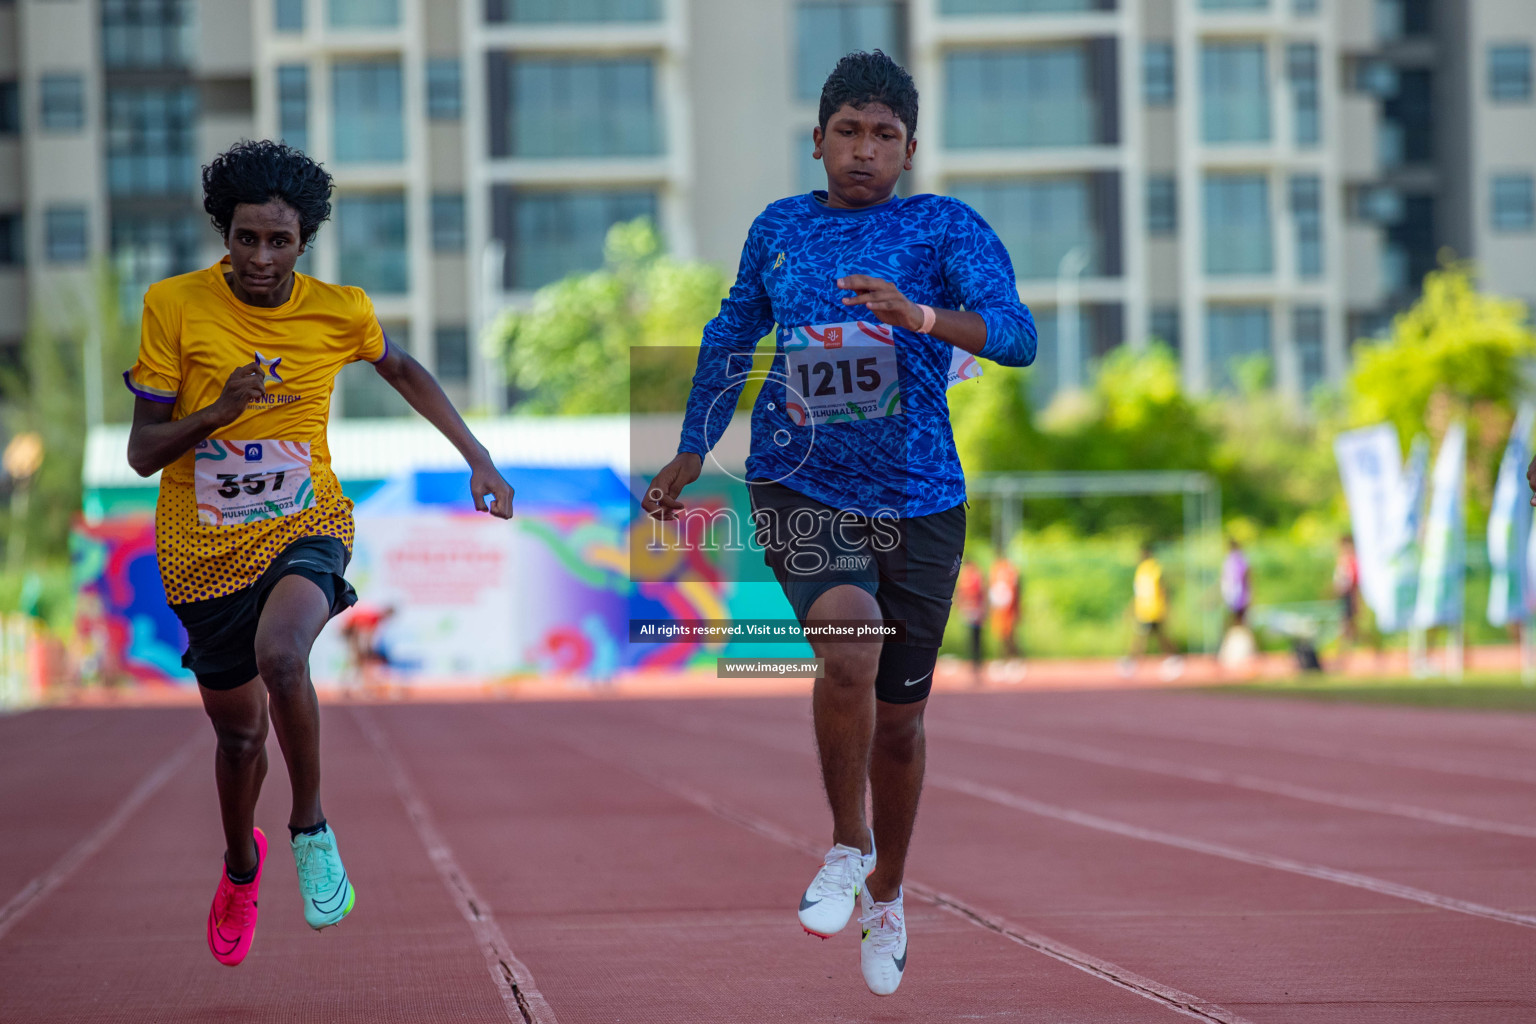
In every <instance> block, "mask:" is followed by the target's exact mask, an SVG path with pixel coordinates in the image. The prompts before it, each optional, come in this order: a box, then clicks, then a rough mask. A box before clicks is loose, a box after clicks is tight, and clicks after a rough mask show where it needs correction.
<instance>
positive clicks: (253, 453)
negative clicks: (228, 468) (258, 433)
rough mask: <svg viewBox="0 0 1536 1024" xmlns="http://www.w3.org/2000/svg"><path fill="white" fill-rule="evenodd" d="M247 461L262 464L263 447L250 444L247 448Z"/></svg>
mask: <svg viewBox="0 0 1536 1024" xmlns="http://www.w3.org/2000/svg"><path fill="white" fill-rule="evenodd" d="M245 461H246V462H260V461H261V445H259V444H248V445H246V446H245Z"/></svg>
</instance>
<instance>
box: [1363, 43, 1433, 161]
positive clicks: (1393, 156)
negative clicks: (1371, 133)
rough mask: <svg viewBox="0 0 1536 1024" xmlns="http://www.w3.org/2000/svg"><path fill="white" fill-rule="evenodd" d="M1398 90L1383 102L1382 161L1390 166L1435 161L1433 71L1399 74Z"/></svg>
mask: <svg viewBox="0 0 1536 1024" xmlns="http://www.w3.org/2000/svg"><path fill="white" fill-rule="evenodd" d="M1395 84H1396V88H1395V90H1394V91H1393V93H1392V95H1390V96H1387V97H1385V98H1384V99H1383V101H1382V104H1381V122H1380V128H1379V132H1378V136H1377V138H1378V140H1379V142H1378V144H1379V147H1380V150H1379V152H1380V157H1381V162H1382V163H1383V164H1384V165H1385V166H1387V167H1399V166H1402V165H1404V164H1424V163H1429V162H1431V161H1433V159H1434V156H1435V146H1434V138H1435V134H1434V119H1435V112H1434V96H1433V93H1432V90H1433V87H1434V83H1433V79H1431V77H1430V72H1429V71H1428V70H1426V69H1422V68H1415V69H1409V70H1405V71H1402V72H1399V73H1398V74H1397V75H1396V83H1395Z"/></svg>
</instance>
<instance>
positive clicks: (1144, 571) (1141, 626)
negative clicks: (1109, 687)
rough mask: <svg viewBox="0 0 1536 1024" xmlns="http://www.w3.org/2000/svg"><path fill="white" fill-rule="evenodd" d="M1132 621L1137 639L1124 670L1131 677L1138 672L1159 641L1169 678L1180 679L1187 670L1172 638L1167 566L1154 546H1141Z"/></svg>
mask: <svg viewBox="0 0 1536 1024" xmlns="http://www.w3.org/2000/svg"><path fill="white" fill-rule="evenodd" d="M1131 617H1132V618H1133V619H1134V620H1135V622H1136V635H1135V637H1134V638H1133V639H1132V641H1131V653H1130V656H1129V657H1128V658H1126V659H1125V660H1124V661H1122V662H1121V670H1122V672H1124V673H1125V674H1127V675H1129V674H1130V673H1131V672H1134V671H1135V668H1136V661H1137V659H1139V658H1141V657H1142V655H1144V654H1145V653H1146V650H1147V640H1148V638H1149V637H1150V638H1155V639H1156V640H1157V648H1158V650H1159V651H1161V652H1162V653H1163V654H1165V655H1167V656H1168V658H1167V660H1166V661H1165V662H1164V663H1163V671H1164V674H1165V675H1169V676H1173V675H1177V674H1178V673H1179V672H1180V671H1182V670H1183V662H1182V661H1180V660H1179V658H1178V650H1177V648H1175V647H1174V645H1173V641H1172V640H1170V639H1169V638H1168V629H1167V620H1168V585H1167V584H1166V583H1165V582H1164V581H1163V566H1162V563H1161V562H1159V561H1158V560H1157V557H1156V556H1155V555H1154V554H1153V553H1152V545H1151V544H1143V545H1142V546H1141V560H1140V561H1139V562H1137V564H1136V573H1135V575H1134V577H1133V578H1132V581H1131Z"/></svg>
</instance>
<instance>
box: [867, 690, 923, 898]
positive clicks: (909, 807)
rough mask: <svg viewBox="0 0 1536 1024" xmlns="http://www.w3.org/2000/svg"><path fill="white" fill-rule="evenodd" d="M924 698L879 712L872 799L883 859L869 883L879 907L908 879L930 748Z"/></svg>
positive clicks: (882, 706) (877, 845)
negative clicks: (925, 730) (910, 849)
mask: <svg viewBox="0 0 1536 1024" xmlns="http://www.w3.org/2000/svg"><path fill="white" fill-rule="evenodd" d="M927 706H928V699H927V698H926V697H925V698H923V699H922V700H919V701H913V702H912V703H911V704H887V703H885V702H884V701H877V702H876V706H875V738H874V743H873V745H872V749H871V753H870V760H869V795H870V802H871V803H872V804H873V807H874V819H875V822H874V824H875V849H877V850H878V851H879V853H880V855H879V857H878V858H877V859H876V863H875V870H874V873H873V874H871V875H870V876H869V881H868V882H867V883H866V884H867V885H868V886H869V895H870V896H871V897H872V898H873V899H874V900H875V901H876V902H879V903H885V902H887V901H889V900H893V899H895V898H896V893H897V892H899V891H900V890H901V880H902V878H903V876H904V875H905V873H906V866H907V846H908V844H909V843H911V841H912V826H913V823H914V822H916V821H917V800H918V797H919V796H920V795H921V794H922V791H923V767H924V765H925V763H926V761H927V743H926V740H925V738H924V736H923V709H924V708H926V707H927Z"/></svg>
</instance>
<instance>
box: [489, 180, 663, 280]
mask: <svg viewBox="0 0 1536 1024" xmlns="http://www.w3.org/2000/svg"><path fill="white" fill-rule="evenodd" d="M492 205H493V207H494V209H493V223H494V225H495V230H496V237H497V238H499V239H500V240H501V242H502V244H503V245H504V246H505V247H506V253H507V260H506V271H505V286H506V287H507V288H509V289H517V290H524V289H532V288H538V287H540V286H542V285H546V284H549V283H550V282H552V281H558V280H559V279H560V278H562V277H565V276H566V275H568V274H574V273H581V272H584V271H590V270H596V269H598V268H599V267H601V266H602V265H603V243H604V241H605V240H606V238H607V236H608V229H609V228H610V227H612V226H613V225H615V224H619V223H622V222H623V221H628V220H634V219H635V218H636V217H650V218H651V219H652V220H655V219H656V214H657V210H658V206H659V204H658V202H657V198H656V193H654V192H651V191H641V190H638V189H637V190H613V191H599V190H596V189H592V190H586V189H582V190H572V191H542V190H523V189H515V188H513V187H511V186H507V185H498V186H495V188H494V190H493V192H492Z"/></svg>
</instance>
